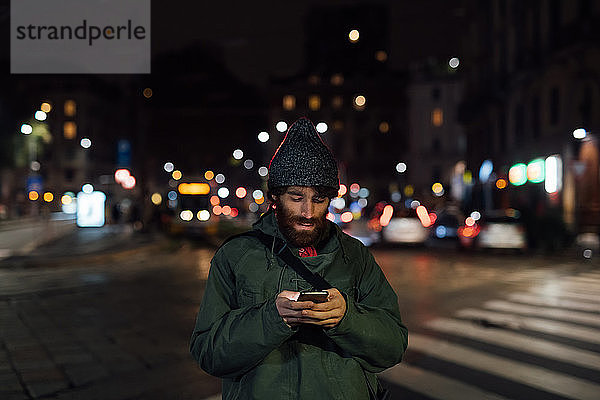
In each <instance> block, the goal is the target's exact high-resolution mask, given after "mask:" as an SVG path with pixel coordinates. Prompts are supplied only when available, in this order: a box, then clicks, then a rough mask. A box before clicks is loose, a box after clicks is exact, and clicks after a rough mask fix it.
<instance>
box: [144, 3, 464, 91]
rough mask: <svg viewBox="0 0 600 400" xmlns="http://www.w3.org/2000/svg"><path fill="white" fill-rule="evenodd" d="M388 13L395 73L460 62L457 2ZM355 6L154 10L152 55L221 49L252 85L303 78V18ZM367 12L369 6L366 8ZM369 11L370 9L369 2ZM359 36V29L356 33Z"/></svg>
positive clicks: (396, 7) (171, 6)
mask: <svg viewBox="0 0 600 400" xmlns="http://www.w3.org/2000/svg"><path fill="white" fill-rule="evenodd" d="M377 3H379V4H387V5H388V6H389V10H390V16H389V26H390V34H391V49H390V54H389V63H390V66H391V68H392V69H404V68H405V67H406V66H407V64H408V63H409V62H411V61H419V60H424V59H426V58H428V57H432V56H433V57H435V56H439V57H450V56H454V55H458V56H460V54H459V53H460V47H459V46H460V37H459V34H460V28H461V26H463V24H464V21H463V18H462V10H461V9H460V7H459V4H457V2H448V1H440V0H423V1H418V2H414V1H391V0H388V1H382V2H377ZM324 4H325V5H327V6H335V5H354V4H361V2H357V1H339V0H338V1H327V2H326V3H324V2H322V1H286V2H283V1H278V0H268V1H261V2H246V1H244V2H242V1H229V2H198V1H173V2H166V1H160V2H159V1H153V2H152V48H153V54H155V55H156V54H160V53H163V52H170V51H174V50H177V49H179V48H183V47H187V46H189V45H191V44H212V45H218V46H220V47H222V49H223V53H224V57H225V62H226V64H227V67H228V68H229V69H230V70H231V71H232V72H233V73H234V74H235V75H236V76H237V77H238V78H239V79H241V80H242V81H244V82H246V83H255V84H259V85H262V84H264V83H265V82H266V81H267V79H268V77H269V76H282V75H284V76H285V75H291V74H294V73H295V72H297V71H298V70H299V69H300V67H301V65H302V63H303V57H304V30H305V22H304V21H305V15H306V13H307V12H308V10H309V9H310V8H311V7H315V6H323V5H324ZM363 4H364V3H363ZM368 4H371V2H369V3H368ZM358 29H360V27H358Z"/></svg>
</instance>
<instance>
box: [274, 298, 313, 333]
mask: <svg viewBox="0 0 600 400" xmlns="http://www.w3.org/2000/svg"><path fill="white" fill-rule="evenodd" d="M298 296H300V292H291V291H289V290H284V291H283V292H281V293H279V294H278V295H277V299H275V306H276V307H277V312H279V315H280V316H281V318H283V321H284V322H285V323H286V324H288V325H289V326H294V325H298V323H299V322H300V320H301V319H302V310H304V309H306V308H310V307H312V306H313V305H314V303H313V302H312V301H296V300H297V299H298Z"/></svg>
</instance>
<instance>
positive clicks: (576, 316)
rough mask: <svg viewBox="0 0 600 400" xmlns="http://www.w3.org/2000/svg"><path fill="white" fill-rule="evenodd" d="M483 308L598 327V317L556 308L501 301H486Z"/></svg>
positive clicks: (599, 324)
mask: <svg viewBox="0 0 600 400" xmlns="http://www.w3.org/2000/svg"><path fill="white" fill-rule="evenodd" d="M483 306H484V307H485V308H487V309H490V310H496V311H506V312H512V313H516V314H526V315H535V316H538V317H544V318H552V319H560V320H563V321H570V322H579V323H584V324H589V325H593V326H600V315H594V314H589V313H582V312H577V311H571V310H561V309H556V308H542V307H532V306H525V305H522V304H515V303H510V302H508V301H503V300H492V301H487V302H485V303H484V304H483Z"/></svg>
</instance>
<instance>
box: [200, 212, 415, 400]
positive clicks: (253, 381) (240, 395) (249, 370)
mask: <svg viewBox="0 0 600 400" xmlns="http://www.w3.org/2000/svg"><path fill="white" fill-rule="evenodd" d="M253 227H254V229H259V230H262V231H263V232H265V233H267V234H270V235H273V236H277V237H280V238H283V236H282V235H281V233H280V232H279V230H278V228H277V223H276V219H275V216H274V214H273V213H272V212H268V213H266V214H265V215H264V216H263V217H262V218H261V219H260V220H259V221H257V222H256V223H255V224H254V226H253ZM330 229H334V230H335V231H334V233H333V234H332V235H331V238H330V240H329V241H328V242H327V243H326V244H325V246H324V247H323V248H322V249H320V253H319V255H317V256H315V257H305V258H302V260H303V261H304V263H305V265H306V266H307V267H308V268H309V269H310V270H312V271H313V272H316V273H318V274H321V275H322V276H323V277H324V278H325V280H327V281H328V282H329V283H331V284H332V285H333V286H334V287H336V288H337V289H338V290H339V291H340V292H342V294H343V295H344V297H345V299H346V304H347V310H346V314H345V315H344V317H343V318H342V320H341V322H340V323H339V324H338V325H337V326H336V327H334V328H330V329H323V328H320V327H313V326H302V327H300V328H298V327H295V328H290V327H289V326H288V325H286V324H285V323H284V322H283V319H282V318H281V316H279V314H278V312H277V308H276V307H275V298H276V296H277V294H278V293H280V292H281V291H283V290H292V291H301V290H308V289H312V288H311V286H310V285H309V284H308V283H307V282H306V281H305V280H304V279H302V278H300V276H299V275H297V274H296V273H295V272H294V271H293V270H292V269H291V268H290V267H288V266H285V265H279V264H278V261H277V260H276V258H275V257H274V254H273V253H272V251H271V249H268V248H266V247H265V246H264V245H263V244H262V243H261V242H260V241H259V240H258V239H257V238H255V237H251V236H240V237H237V238H234V239H232V240H230V241H229V242H227V243H226V244H225V245H223V246H222V247H221V248H220V249H219V250H218V251H217V252H216V254H215V256H214V257H213V259H212V262H211V269H210V274H209V276H208V282H207V285H206V290H205V293H204V298H203V300H202V305H201V306H200V311H199V312H198V316H197V318H196V326H195V329H194V332H193V334H192V339H191V343H190V352H191V354H192V356H193V357H194V358H195V359H196V360H197V361H198V363H199V364H200V366H201V367H202V369H204V370H205V371H206V372H208V373H209V374H211V375H214V376H218V377H221V378H222V379H223V399H225V400H228V399H260V400H264V399H267V400H279V399H328V400H330V399H340V400H342V399H343V400H352V399H361V400H365V399H368V398H369V394H368V388H367V386H366V381H365V373H364V372H363V370H364V371H366V372H367V376H368V377H369V380H370V382H371V383H372V385H373V386H372V387H376V381H375V379H376V378H375V375H374V373H376V372H381V371H383V370H384V369H386V368H388V367H391V366H393V365H395V364H397V363H399V362H400V360H401V359H402V355H403V353H404V350H405V349H406V346H407V344H408V333H407V329H406V327H405V326H404V325H403V324H402V320H401V318H400V312H399V310H398V299H397V297H396V294H395V293H394V290H393V289H392V288H391V286H390V284H389V283H388V281H387V280H386V278H385V276H384V274H383V273H382V271H381V269H380V268H379V266H378V265H377V263H376V262H375V260H374V258H373V256H372V255H371V253H370V252H369V251H368V250H367V249H366V248H365V247H364V246H363V245H362V244H361V243H360V242H359V241H358V240H356V239H354V238H352V237H350V236H348V235H346V234H345V233H343V232H342V231H341V230H340V229H339V227H338V226H337V225H335V224H333V223H331V225H330ZM295 250H296V253H295V254H297V249H295ZM279 262H281V261H279Z"/></svg>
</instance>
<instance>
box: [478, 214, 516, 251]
mask: <svg viewBox="0 0 600 400" xmlns="http://www.w3.org/2000/svg"><path fill="white" fill-rule="evenodd" d="M518 215H519V214H518V211H516V210H509V211H494V212H488V213H487V214H486V215H484V216H483V217H482V218H481V220H480V221H479V225H480V228H481V230H480V232H479V234H478V235H477V238H476V245H477V247H479V248H482V249H515V250H525V249H526V248H527V234H526V231H525V226H524V224H523V223H522V222H521V221H520V219H519V218H518Z"/></svg>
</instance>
